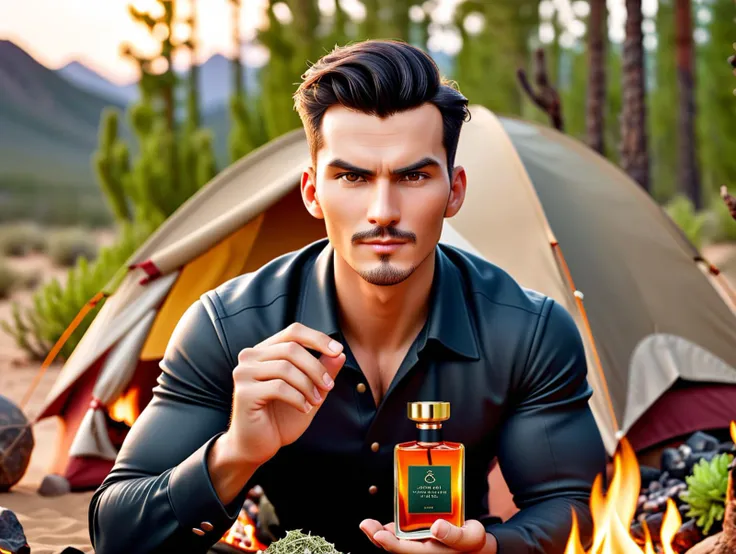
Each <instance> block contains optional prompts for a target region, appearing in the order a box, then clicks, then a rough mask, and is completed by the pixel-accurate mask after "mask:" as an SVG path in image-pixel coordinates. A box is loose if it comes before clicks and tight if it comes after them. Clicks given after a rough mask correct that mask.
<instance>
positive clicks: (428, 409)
mask: <svg viewBox="0 0 736 554" xmlns="http://www.w3.org/2000/svg"><path fill="white" fill-rule="evenodd" d="M407 411H408V414H409V419H411V420H412V421H418V422H420V423H432V422H436V421H445V420H447V419H450V403H449V402H409V403H408V405H407Z"/></svg>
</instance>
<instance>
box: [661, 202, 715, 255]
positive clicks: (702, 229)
mask: <svg viewBox="0 0 736 554" xmlns="http://www.w3.org/2000/svg"><path fill="white" fill-rule="evenodd" d="M665 211H666V212H667V214H668V215H669V216H670V218H671V219H672V221H674V222H675V224H677V226H678V227H680V229H682V231H683V232H684V233H685V235H686V236H687V238H688V240H690V242H692V243H693V244H694V245H695V247H696V248H701V247H702V246H703V244H704V243H705V242H706V240H707V239H708V238H709V235H710V232H711V225H710V224H711V223H712V215H711V214H710V213H709V212H706V211H702V212H697V211H696V210H695V207H694V206H693V203H692V202H691V201H690V200H689V199H688V198H687V197H685V196H683V195H677V196H675V197H674V198H673V199H672V200H671V201H670V202H669V203H668V204H667V205H666V206H665Z"/></svg>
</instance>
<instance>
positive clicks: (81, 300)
mask: <svg viewBox="0 0 736 554" xmlns="http://www.w3.org/2000/svg"><path fill="white" fill-rule="evenodd" d="M156 226H157V225H156V224H153V223H141V224H135V225H132V224H131V225H125V226H123V228H122V231H121V234H120V236H119V237H118V239H117V241H116V242H115V244H113V245H111V246H107V247H104V248H102V249H100V252H99V256H98V257H97V259H96V260H95V261H94V262H89V261H88V260H87V258H85V257H80V258H78V259H77V262H76V265H75V266H74V267H72V268H70V269H69V273H68V277H67V280H66V284H65V285H64V286H63V287H62V286H61V284H60V283H59V281H58V280H57V279H52V280H51V281H50V282H48V283H45V284H44V285H43V286H41V288H40V289H38V290H37V291H36V292H35V293H34V294H33V304H32V306H31V307H29V308H21V307H20V306H19V305H18V304H17V303H13V311H12V314H11V320H10V321H0V329H2V330H4V331H5V332H6V333H8V334H9V335H11V336H12V337H13V338H14V339H15V342H16V344H18V346H19V347H20V348H22V349H23V350H24V351H25V352H27V353H28V354H29V355H30V356H31V357H33V358H35V359H41V360H42V359H44V358H45V357H46V355H47V354H48V353H49V351H50V350H51V348H52V347H53V345H54V344H55V343H56V342H57V341H58V340H59V338H60V337H61V335H62V333H63V332H64V331H65V330H66V328H67V327H68V326H69V324H70V323H71V322H72V320H73V319H74V318H75V317H76V315H77V314H78V313H79V311H80V310H81V309H82V308H83V307H84V305H85V304H86V303H87V302H88V301H89V300H90V299H91V298H92V297H93V296H95V294H97V293H98V292H100V291H102V290H103V289H106V287H109V290H107V292H112V291H113V290H114V288H115V286H116V284H117V282H118V281H119V278H120V277H121V276H124V275H125V272H126V268H125V265H124V264H125V262H126V261H127V260H128V258H130V256H131V255H132V254H133V253H134V252H135V251H136V249H137V248H138V247H139V246H140V245H141V244H142V243H143V242H144V241H145V240H146V238H148V236H149V235H150V234H151V233H152V232H153V230H154V229H155V228H156ZM103 304H104V301H103V302H100V303H99V304H97V306H96V307H95V308H94V309H93V310H92V311H91V312H90V313H89V314H87V317H85V318H84V319H83V320H82V323H81V324H80V325H79V326H78V327H77V329H76V330H75V331H74V332H73V333H72V335H71V337H70V338H69V340H67V342H66V343H65V344H64V346H63V348H62V349H61V352H60V354H59V358H60V359H66V358H68V357H69V355H70V354H71V353H72V351H73V350H74V348H75V347H76V346H77V344H78V343H79V341H80V340H81V338H82V335H84V333H85V332H86V331H87V329H88V328H89V325H90V324H91V323H92V320H93V319H94V317H95V315H96V314H97V312H98V311H99V309H100V308H101V307H102V305H103Z"/></svg>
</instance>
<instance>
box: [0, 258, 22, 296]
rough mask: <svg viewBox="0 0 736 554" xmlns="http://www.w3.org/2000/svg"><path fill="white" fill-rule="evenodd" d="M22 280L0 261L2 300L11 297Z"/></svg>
mask: <svg viewBox="0 0 736 554" xmlns="http://www.w3.org/2000/svg"><path fill="white" fill-rule="evenodd" d="M20 279H21V276H20V274H18V273H17V272H16V271H14V270H13V269H12V268H11V267H10V266H9V265H8V264H7V263H6V262H5V261H4V260H2V259H0V299H2V298H7V297H9V296H10V293H12V292H13V291H14V290H15V288H16V287H17V286H18V284H19V282H20Z"/></svg>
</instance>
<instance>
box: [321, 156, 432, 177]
mask: <svg viewBox="0 0 736 554" xmlns="http://www.w3.org/2000/svg"><path fill="white" fill-rule="evenodd" d="M429 166H432V167H439V166H440V163H439V162H438V161H437V160H435V159H432V158H429V157H427V158H422V159H421V160H419V161H418V162H414V163H413V164H409V165H407V166H404V167H400V168H398V169H392V170H391V175H404V174H405V173H411V172H412V171H417V170H418V169H422V168H424V167H429ZM327 167H333V168H338V169H344V170H345V171H350V172H351V173H356V174H358V175H363V176H366V177H375V176H376V172H375V171H371V170H370V169H365V168H363V167H358V166H357V165H353V164H351V163H350V162H346V161H345V160H341V159H340V158H335V159H334V160H332V161H331V162H330V163H328V164H327Z"/></svg>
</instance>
